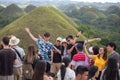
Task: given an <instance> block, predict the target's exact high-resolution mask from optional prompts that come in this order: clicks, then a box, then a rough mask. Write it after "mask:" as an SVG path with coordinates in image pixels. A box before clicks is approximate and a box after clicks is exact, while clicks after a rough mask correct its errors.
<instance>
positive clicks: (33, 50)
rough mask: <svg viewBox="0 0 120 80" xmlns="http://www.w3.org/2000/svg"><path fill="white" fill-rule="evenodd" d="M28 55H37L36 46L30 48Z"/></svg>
mask: <svg viewBox="0 0 120 80" xmlns="http://www.w3.org/2000/svg"><path fill="white" fill-rule="evenodd" d="M28 54H30V55H35V46H34V45H33V44H31V45H29V46H28Z"/></svg>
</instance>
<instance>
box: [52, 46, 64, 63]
mask: <svg viewBox="0 0 120 80" xmlns="http://www.w3.org/2000/svg"><path fill="white" fill-rule="evenodd" d="M54 46H55V47H56V48H57V49H59V50H60V51H61V48H62V47H61V46H56V45H54ZM61 60H62V57H61V54H60V53H58V52H54V51H53V62H54V63H60V62H61Z"/></svg>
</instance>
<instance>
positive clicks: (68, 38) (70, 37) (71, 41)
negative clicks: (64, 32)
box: [66, 35, 75, 44]
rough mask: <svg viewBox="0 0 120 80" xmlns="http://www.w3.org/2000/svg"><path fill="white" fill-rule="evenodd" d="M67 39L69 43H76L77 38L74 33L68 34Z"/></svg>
mask: <svg viewBox="0 0 120 80" xmlns="http://www.w3.org/2000/svg"><path fill="white" fill-rule="evenodd" d="M66 40H67V42H68V44H74V43H75V40H74V38H73V36H72V35H68V36H67V37H66Z"/></svg>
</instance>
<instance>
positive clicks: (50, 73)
mask: <svg viewBox="0 0 120 80" xmlns="http://www.w3.org/2000/svg"><path fill="white" fill-rule="evenodd" d="M47 76H48V77H49V80H54V77H55V74H54V73H52V72H47Z"/></svg>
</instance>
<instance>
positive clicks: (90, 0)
mask: <svg viewBox="0 0 120 80" xmlns="http://www.w3.org/2000/svg"><path fill="white" fill-rule="evenodd" d="M72 1H83V2H102V3H104V2H114V3H116V2H120V0H72Z"/></svg>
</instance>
